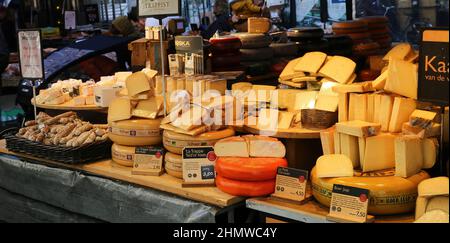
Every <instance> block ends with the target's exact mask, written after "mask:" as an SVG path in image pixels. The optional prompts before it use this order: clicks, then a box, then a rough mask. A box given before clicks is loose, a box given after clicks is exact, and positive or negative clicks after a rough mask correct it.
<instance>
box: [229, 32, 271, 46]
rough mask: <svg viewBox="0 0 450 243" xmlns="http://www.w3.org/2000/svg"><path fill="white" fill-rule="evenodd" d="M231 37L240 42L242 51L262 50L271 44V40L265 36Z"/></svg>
mask: <svg viewBox="0 0 450 243" xmlns="http://www.w3.org/2000/svg"><path fill="white" fill-rule="evenodd" d="M233 36H236V37H238V38H239V39H240V40H241V43H242V47H241V48H243V49H258V48H264V47H268V46H269V45H270V43H271V42H272V38H271V37H270V36H269V35H266V34H249V33H235V34H233Z"/></svg>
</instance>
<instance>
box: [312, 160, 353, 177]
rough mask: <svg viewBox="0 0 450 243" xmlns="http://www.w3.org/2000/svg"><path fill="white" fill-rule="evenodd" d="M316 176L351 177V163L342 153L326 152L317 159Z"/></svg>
mask: <svg viewBox="0 0 450 243" xmlns="http://www.w3.org/2000/svg"><path fill="white" fill-rule="evenodd" d="M316 172H317V177H318V178H332V177H353V163H352V161H351V160H350V159H349V158H348V157H347V156H346V155H343V154H328V155H323V156H321V157H319V159H317V162H316Z"/></svg>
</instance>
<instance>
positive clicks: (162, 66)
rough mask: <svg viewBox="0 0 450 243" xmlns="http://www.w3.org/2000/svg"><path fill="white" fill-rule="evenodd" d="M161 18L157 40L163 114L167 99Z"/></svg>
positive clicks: (165, 113) (165, 110)
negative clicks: (158, 41)
mask: <svg viewBox="0 0 450 243" xmlns="http://www.w3.org/2000/svg"><path fill="white" fill-rule="evenodd" d="M162 20H163V19H162V18H160V19H159V25H160V30H159V40H160V45H161V47H160V48H161V50H160V52H159V53H160V55H161V80H162V86H163V99H164V101H163V104H164V116H166V115H167V99H166V88H165V87H166V77H165V70H164V64H165V63H164V40H163V28H164V25H163V22H162Z"/></svg>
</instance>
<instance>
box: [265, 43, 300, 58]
mask: <svg viewBox="0 0 450 243" xmlns="http://www.w3.org/2000/svg"><path fill="white" fill-rule="evenodd" d="M270 48H272V50H273V55H274V56H275V57H287V56H295V55H297V53H298V48H297V45H296V44H295V43H293V42H289V43H272V44H270Z"/></svg>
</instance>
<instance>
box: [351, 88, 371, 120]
mask: <svg viewBox="0 0 450 243" xmlns="http://www.w3.org/2000/svg"><path fill="white" fill-rule="evenodd" d="M348 119H349V120H350V121H352V120H361V121H366V120H367V94H350V103H349V114H348Z"/></svg>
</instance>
